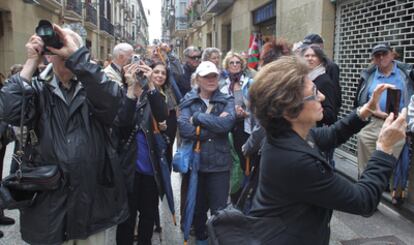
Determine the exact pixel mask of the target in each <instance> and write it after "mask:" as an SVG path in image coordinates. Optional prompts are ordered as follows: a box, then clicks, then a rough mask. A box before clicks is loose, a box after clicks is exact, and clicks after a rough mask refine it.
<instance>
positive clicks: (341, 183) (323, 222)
mask: <svg viewBox="0 0 414 245" xmlns="http://www.w3.org/2000/svg"><path fill="white" fill-rule="evenodd" d="M366 124H367V122H363V121H361V120H360V119H359V118H358V117H357V115H356V113H355V112H353V113H351V115H349V116H347V117H345V118H343V119H341V120H339V121H337V122H336V123H335V124H333V125H331V126H329V127H320V128H313V129H312V130H311V131H310V132H309V136H310V137H308V139H306V140H304V139H303V138H301V137H300V136H299V135H298V134H297V133H296V132H294V131H293V130H289V131H287V132H285V133H284V134H283V135H280V136H274V135H268V136H267V142H266V143H265V145H264V146H263V149H262V158H261V162H260V164H261V166H260V176H259V183H258V187H257V191H256V194H255V196H254V198H253V205H252V210H251V215H253V216H258V217H280V218H281V219H282V220H283V223H284V224H283V225H284V226H285V229H284V230H283V231H281V232H280V234H279V237H278V239H277V244H280V245H301V244H314V245H327V244H329V236H330V228H329V223H330V220H331V216H332V210H339V211H342V212H348V213H353V214H364V215H370V214H372V213H373V212H375V209H376V207H377V205H378V203H379V201H380V199H381V194H382V192H383V191H384V189H385V187H386V185H387V180H388V179H389V177H390V175H391V173H392V169H393V166H394V165H395V163H396V161H397V159H396V158H395V157H393V156H392V155H389V154H386V153H384V152H381V151H374V153H373V154H372V156H371V159H370V160H369V162H368V167H367V169H366V170H365V171H364V173H363V174H362V176H361V178H360V180H359V181H358V182H357V183H351V182H350V181H348V180H346V179H344V178H343V177H341V176H339V175H338V174H337V173H335V172H334V170H333V169H332V167H331V165H330V164H329V163H328V162H327V161H326V158H325V157H324V156H323V155H322V154H321V151H326V150H329V149H331V148H332V147H336V146H339V145H340V144H342V143H344V142H346V140H348V139H349V138H350V137H351V136H352V135H353V134H355V133H357V132H358V131H359V130H360V129H362V128H363V127H364V126H365V125H366ZM276 228H277V227H276ZM276 228H275V232H276V231H277V229H276Z"/></svg>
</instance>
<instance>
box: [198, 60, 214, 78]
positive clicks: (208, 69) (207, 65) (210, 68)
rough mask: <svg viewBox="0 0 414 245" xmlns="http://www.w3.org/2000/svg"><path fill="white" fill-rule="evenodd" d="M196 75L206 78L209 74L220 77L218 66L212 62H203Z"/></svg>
mask: <svg viewBox="0 0 414 245" xmlns="http://www.w3.org/2000/svg"><path fill="white" fill-rule="evenodd" d="M195 73H196V75H199V76H202V77H204V76H206V75H208V74H211V73H214V74H217V75H219V72H218V70H217V67H216V65H215V64H214V63H213V62H211V61H203V62H201V63H200V65H198V67H197V70H196V71H195Z"/></svg>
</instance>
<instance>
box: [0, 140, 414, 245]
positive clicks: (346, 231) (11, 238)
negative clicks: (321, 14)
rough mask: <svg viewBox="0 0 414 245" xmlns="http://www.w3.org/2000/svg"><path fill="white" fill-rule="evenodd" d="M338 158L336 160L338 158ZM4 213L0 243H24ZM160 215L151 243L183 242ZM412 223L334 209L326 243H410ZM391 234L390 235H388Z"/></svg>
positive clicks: (383, 212) (163, 207)
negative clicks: (159, 228)
mask: <svg viewBox="0 0 414 245" xmlns="http://www.w3.org/2000/svg"><path fill="white" fill-rule="evenodd" d="M12 148H13V144H9V145H8V148H7V152H6V158H5V168H4V169H3V175H6V174H7V173H8V171H9V166H10V160H11V152H12ZM338 161H340V160H339V159H338ZM172 184H173V190H174V193H176V195H175V205H176V207H175V210H176V215H177V222H179V220H180V216H179V203H180V202H179V192H180V175H179V174H177V173H173V174H172ZM5 214H6V216H11V217H13V218H15V219H16V224H15V225H12V226H2V227H0V230H2V231H3V232H4V234H5V236H4V237H3V238H2V239H0V245H21V244H26V243H24V242H23V241H22V239H21V237H20V232H19V220H18V217H19V212H18V211H16V210H12V211H10V210H5ZM160 215H161V223H162V233H154V236H153V239H152V241H153V245H180V244H183V242H182V241H183V240H182V233H181V231H180V228H179V226H178V225H177V226H174V225H173V222H172V218H171V215H170V211H169V209H168V205H167V203H166V202H162V203H160ZM413 231H414V223H413V222H411V221H409V220H407V219H405V218H404V217H402V216H400V215H399V214H398V213H396V212H395V211H393V210H392V209H390V208H389V207H387V206H386V205H384V204H380V205H379V206H378V212H376V213H375V214H374V215H373V216H372V217H370V218H364V217H361V216H357V215H352V214H347V213H342V212H334V216H333V218H332V221H331V232H332V233H331V242H330V245H350V244H364V243H361V242H360V243H343V242H344V241H349V240H353V239H362V238H374V237H385V239H384V240H378V241H376V242H373V243H365V244H406V245H411V244H414V235H413ZM114 235H115V229H111V230H109V231H108V232H107V236H108V237H111V238H112V239H109V240H110V241H109V243H108V244H107V245H113V244H115V240H114V237H115V236H114ZM388 236H394V237H391V238H390V237H388ZM389 238H390V239H393V238H397V239H399V240H400V241H402V242H404V243H391V242H389V241H390V240H386V239H389ZM189 244H190V245H193V244H194V238H193V237H192V238H191V241H190V243H189Z"/></svg>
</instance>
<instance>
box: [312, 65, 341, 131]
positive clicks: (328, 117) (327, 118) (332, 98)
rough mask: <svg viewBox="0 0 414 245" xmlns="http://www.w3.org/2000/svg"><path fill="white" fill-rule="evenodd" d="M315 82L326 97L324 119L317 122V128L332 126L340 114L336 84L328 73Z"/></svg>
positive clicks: (323, 103) (323, 104) (323, 105)
mask: <svg viewBox="0 0 414 245" xmlns="http://www.w3.org/2000/svg"><path fill="white" fill-rule="evenodd" d="M313 82H314V83H315V85H316V87H317V88H318V90H319V91H320V92H322V93H323V95H325V100H324V101H322V107H323V118H322V120H321V121H319V122H317V126H318V127H320V126H323V125H331V124H333V123H335V122H336V118H337V116H338V113H339V108H338V107H337V105H336V92H335V90H336V89H335V84H334V83H333V82H332V80H331V78H330V77H329V75H328V74H326V73H324V74H322V75H320V76H318V77H317V78H315V80H314V81H313Z"/></svg>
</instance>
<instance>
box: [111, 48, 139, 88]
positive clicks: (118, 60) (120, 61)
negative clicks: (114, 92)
mask: <svg viewBox="0 0 414 245" xmlns="http://www.w3.org/2000/svg"><path fill="white" fill-rule="evenodd" d="M133 54H134V48H133V47H132V46H131V44H129V43H119V44H117V45H115V47H114V50H113V52H112V58H113V59H112V63H111V64H110V65H108V66H107V67H106V68H105V69H104V72H105V74H106V75H107V76H108V77H109V79H111V80H112V81H115V82H117V83H118V84H119V85H120V86H123V85H122V69H123V68H124V66H126V65H128V64H129V63H130V62H131V57H132V55H133Z"/></svg>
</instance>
